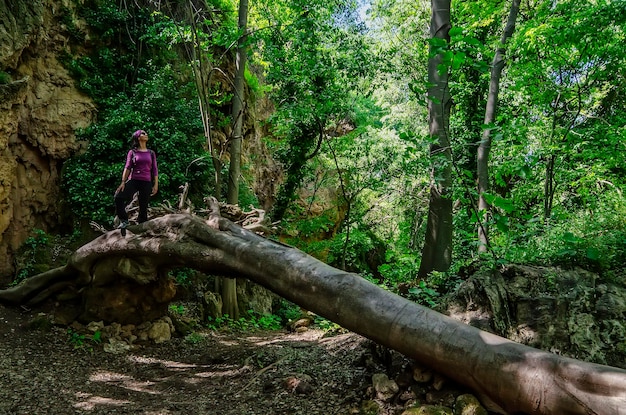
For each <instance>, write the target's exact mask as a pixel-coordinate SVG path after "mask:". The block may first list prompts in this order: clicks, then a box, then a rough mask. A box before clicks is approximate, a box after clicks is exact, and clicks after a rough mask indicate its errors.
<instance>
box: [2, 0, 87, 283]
mask: <svg viewBox="0 0 626 415" xmlns="http://www.w3.org/2000/svg"><path fill="white" fill-rule="evenodd" d="M68 13H71V2H70V1H68V0H61V1H38V0H32V1H28V2H26V1H10V0H0V256H2V257H4V258H5V261H0V280H6V279H7V278H10V277H11V275H12V274H13V272H14V269H13V255H14V253H15V251H16V250H17V248H18V247H19V246H20V245H21V244H22V243H23V242H24V241H25V240H26V238H28V236H29V235H30V234H31V232H32V231H33V230H34V229H42V230H44V231H46V232H50V231H54V230H58V229H59V228H60V226H61V225H62V224H61V223H60V220H59V201H60V189H59V175H60V172H61V168H62V166H63V163H64V161H65V160H66V159H67V158H68V157H69V156H70V155H71V154H73V153H74V152H76V151H78V150H79V149H80V147H81V143H79V142H78V141H77V139H76V136H75V131H76V130H77V129H78V128H81V127H85V126H87V125H89V124H90V123H91V122H92V120H93V119H94V117H95V114H96V108H95V106H94V105H93V103H92V102H91V100H90V99H89V98H88V97H87V96H85V95H84V94H82V93H81V92H80V91H78V89H77V88H76V86H75V84H74V82H73V80H72V78H71V77H70V76H69V74H68V72H67V70H66V69H65V68H64V67H63V65H62V64H61V63H60V61H59V59H60V56H62V55H63V54H66V53H67V52H70V48H71V47H73V46H76V45H72V44H71V40H70V39H71V37H70V33H69V32H68V28H67V27H66V26H65V25H64V24H63V21H64V17H66V16H67V14H68Z"/></svg>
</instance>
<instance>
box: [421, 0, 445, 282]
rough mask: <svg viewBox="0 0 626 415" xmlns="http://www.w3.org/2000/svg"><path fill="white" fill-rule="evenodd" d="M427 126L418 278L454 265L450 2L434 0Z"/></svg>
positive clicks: (432, 1)
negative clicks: (447, 53)
mask: <svg viewBox="0 0 626 415" xmlns="http://www.w3.org/2000/svg"><path fill="white" fill-rule="evenodd" d="M431 8H432V15H431V21H430V35H431V39H430V57H429V60H428V122H429V134H430V137H431V139H432V140H433V141H432V144H431V145H430V156H431V160H432V163H433V167H432V177H431V185H430V202H429V207H428V222H427V224H426V237H425V241H424V248H423V251H422V261H421V264H420V269H419V272H418V276H420V277H425V276H427V275H428V274H429V273H430V272H431V271H447V270H448V268H449V267H450V264H451V262H452V199H451V198H450V188H451V185H452V166H451V163H452V152H451V149H450V139H449V137H448V125H449V120H450V107H451V104H452V100H451V97H450V91H449V89H448V69H447V67H446V66H445V65H443V48H445V47H446V46H447V44H448V43H449V41H450V35H449V32H450V0H431Z"/></svg>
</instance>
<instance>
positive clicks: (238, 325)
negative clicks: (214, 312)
mask: <svg viewBox="0 0 626 415" xmlns="http://www.w3.org/2000/svg"><path fill="white" fill-rule="evenodd" d="M207 327H208V328H209V329H211V330H232V331H240V332H249V331H256V330H279V329H281V328H282V327H283V326H282V322H281V319H280V317H278V316H276V315H274V314H260V313H257V312H255V311H254V310H248V312H247V313H246V316H245V317H240V318H239V319H238V320H235V319H232V318H231V317H230V316H229V315H228V314H224V315H223V316H222V317H216V318H213V317H209V318H208V321H207Z"/></svg>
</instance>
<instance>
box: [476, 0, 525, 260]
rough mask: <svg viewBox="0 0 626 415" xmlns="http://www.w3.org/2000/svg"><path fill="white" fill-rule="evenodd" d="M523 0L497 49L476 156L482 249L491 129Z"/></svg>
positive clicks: (514, 5)
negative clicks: (507, 51) (506, 51)
mask: <svg viewBox="0 0 626 415" xmlns="http://www.w3.org/2000/svg"><path fill="white" fill-rule="evenodd" d="M520 2H521V0H513V1H512V2H511V9H510V11H509V17H508V19H507V22H506V26H505V28H504V31H503V33H502V37H501V38H500V44H499V45H498V47H497V48H496V53H495V55H494V57H493V63H492V66H491V79H490V82H489V94H488V95H487V106H486V107H485V122H484V127H483V128H484V130H483V136H482V140H481V141H480V144H479V145H478V154H477V157H476V172H477V175H478V212H479V215H478V217H479V221H480V220H481V219H482V223H479V226H478V252H486V251H487V247H488V245H489V240H488V237H487V230H488V217H487V216H488V213H487V209H488V208H489V204H488V203H487V200H486V199H485V194H486V193H487V192H488V191H489V151H490V150H491V141H492V140H491V130H492V125H493V123H494V122H495V120H496V110H497V107H498V93H499V91H500V77H501V75H502V70H503V69H504V58H505V46H506V42H507V40H508V39H509V38H510V37H511V36H512V35H513V31H514V30H515V20H516V19H517V14H518V12H519V8H520Z"/></svg>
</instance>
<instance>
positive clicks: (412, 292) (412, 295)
mask: <svg viewBox="0 0 626 415" xmlns="http://www.w3.org/2000/svg"><path fill="white" fill-rule="evenodd" d="M439 296H440V294H439V292H438V291H437V290H435V289H433V288H431V287H429V286H428V285H427V284H426V282H425V281H423V280H420V281H418V283H417V284H416V285H414V286H412V287H410V288H409V291H408V298H409V299H410V300H412V301H415V302H416V303H419V304H422V305H425V306H428V307H431V308H433V307H435V306H436V305H437V299H438V297H439Z"/></svg>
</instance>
